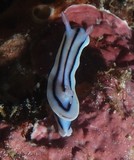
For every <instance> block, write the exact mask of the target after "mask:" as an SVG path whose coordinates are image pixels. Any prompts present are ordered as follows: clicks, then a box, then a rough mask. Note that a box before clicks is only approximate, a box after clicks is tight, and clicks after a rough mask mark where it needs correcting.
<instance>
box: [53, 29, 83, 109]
mask: <svg viewBox="0 0 134 160" xmlns="http://www.w3.org/2000/svg"><path fill="white" fill-rule="evenodd" d="M79 30H80V29H77V31H76V33H75V35H74V38H73V40H72V43H71V46H70V48H69V50H68V53H67V58H66V61H65V65H64V72H63V82H62V88H63V90H64V91H65V71H66V65H67V60H68V57H69V52H70V50H71V48H72V46H73V43H74V41H75V39H76V38H77V35H78V33H79ZM65 42H66V36H65V39H64V41H63V45H62V48H61V53H60V57H59V63H58V68H57V72H56V75H55V78H54V80H53V96H54V98H55V100H56V101H57V103H58V104H59V106H61V108H62V109H63V110H65V111H69V110H70V107H71V104H70V103H68V106H67V107H66V108H65V107H64V105H63V104H62V102H61V101H60V100H59V98H58V97H57V95H56V92H55V91H56V81H57V77H58V74H59V71H60V67H61V61H62V56H63V55H62V53H63V50H64V47H65ZM71 70H72V69H71ZM70 85H71V82H70Z"/></svg>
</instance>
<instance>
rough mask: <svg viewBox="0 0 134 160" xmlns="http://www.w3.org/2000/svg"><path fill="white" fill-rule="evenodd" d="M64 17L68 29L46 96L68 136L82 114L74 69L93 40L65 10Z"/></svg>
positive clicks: (49, 80)
mask: <svg viewBox="0 0 134 160" xmlns="http://www.w3.org/2000/svg"><path fill="white" fill-rule="evenodd" d="M62 20H63V22H64V24H65V28H66V31H65V34H64V36H63V39H62V41H61V45H60V47H59V50H58V53H57V56H56V60H55V63H54V66H53V68H52V70H51V72H50V75H49V77H48V84H47V99H48V102H49V105H50V107H51V109H52V110H53V112H54V113H55V118H56V121H57V124H58V128H59V134H60V135H61V136H62V137H65V136H70V135H71V134H72V128H71V122H72V121H73V120H74V119H76V118H77V116H78V114H79V101H78V98H77V95H76V92H75V84H76V81H75V72H76V70H77V68H78V66H79V63H80V55H81V53H82V50H83V49H84V48H85V47H86V46H87V45H88V44H89V41H90V39H89V36H88V33H87V32H86V31H85V30H84V29H83V28H74V29H72V28H71V26H70V24H69V22H68V20H67V17H66V16H65V14H64V13H62Z"/></svg>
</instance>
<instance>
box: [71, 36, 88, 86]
mask: <svg viewBox="0 0 134 160" xmlns="http://www.w3.org/2000/svg"><path fill="white" fill-rule="evenodd" d="M85 40H86V39H85ZM85 40H84V41H83V42H82V43H81V44H80V46H79V47H78V49H77V52H76V53H77V54H76V55H75V58H74V60H73V63H72V67H71V70H70V72H69V83H70V86H71V73H72V71H73V68H74V65H75V62H76V59H77V56H78V54H79V51H80V49H81V46H82V45H83V43H84V42H85ZM71 88H72V86H71Z"/></svg>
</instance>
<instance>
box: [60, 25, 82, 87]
mask: <svg viewBox="0 0 134 160" xmlns="http://www.w3.org/2000/svg"><path fill="white" fill-rule="evenodd" d="M79 31H80V28H78V29H77V30H76V33H75V35H74V37H73V40H72V42H71V45H70V47H69V50H68V53H67V57H66V61H65V65H64V72H63V82H62V86H64V89H65V78H66V77H65V73H66V69H67V62H68V57H69V55H70V51H71V49H72V46H73V44H74V42H75V40H76V38H77V36H78V34H79ZM73 54H75V53H73ZM68 80H69V77H68ZM70 87H71V86H70Z"/></svg>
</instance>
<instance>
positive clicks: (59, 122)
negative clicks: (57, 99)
mask: <svg viewBox="0 0 134 160" xmlns="http://www.w3.org/2000/svg"><path fill="white" fill-rule="evenodd" d="M55 117H56V119H57V121H58V124H59V125H60V127H61V128H62V129H63V125H62V124H61V121H60V119H59V117H58V116H57V115H56V114H55ZM70 127H71V123H70V125H69V126H68V130H69V129H70ZM63 130H64V129H63Z"/></svg>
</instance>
